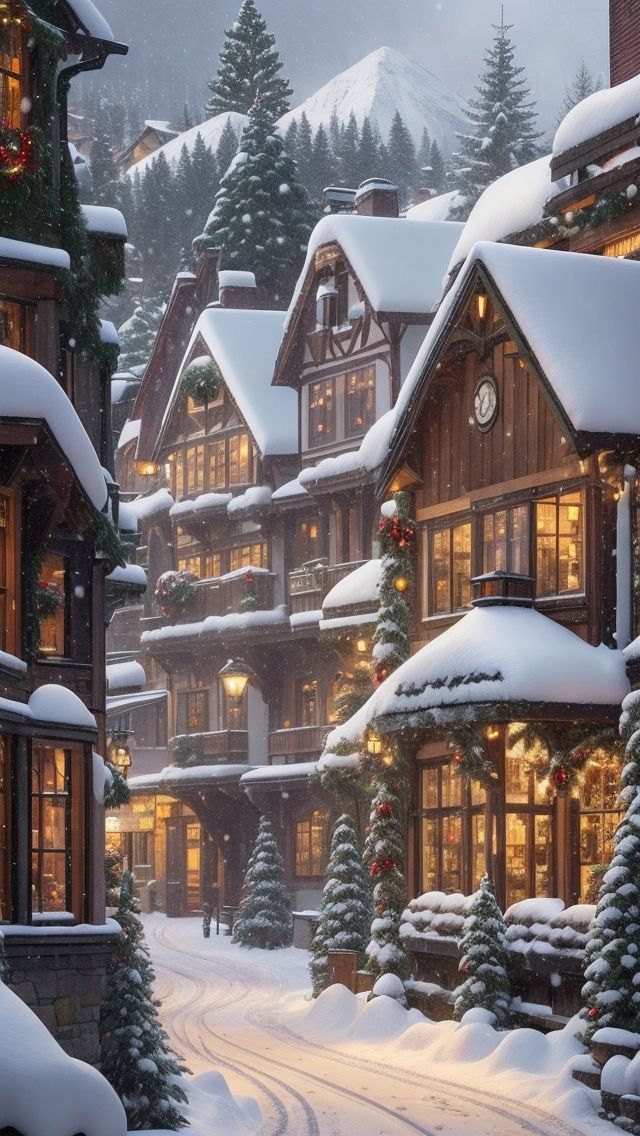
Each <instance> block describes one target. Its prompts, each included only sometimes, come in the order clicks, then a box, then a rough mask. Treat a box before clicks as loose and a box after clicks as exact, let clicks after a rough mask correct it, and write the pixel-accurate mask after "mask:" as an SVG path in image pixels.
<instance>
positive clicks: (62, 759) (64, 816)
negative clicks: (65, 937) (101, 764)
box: [31, 745, 71, 912]
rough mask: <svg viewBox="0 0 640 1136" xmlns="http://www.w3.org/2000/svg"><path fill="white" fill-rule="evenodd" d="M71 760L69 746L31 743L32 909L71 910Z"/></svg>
mask: <svg viewBox="0 0 640 1136" xmlns="http://www.w3.org/2000/svg"><path fill="white" fill-rule="evenodd" d="M70 761H71V754H70V752H69V751H68V750H64V749H61V748H59V747H57V746H56V747H54V746H44V745H34V746H33V753H32V763H31V866H32V881H31V882H32V895H33V910H34V911H41V912H42V911H68V910H70V906H69V899H70V897H69V894H68V877H69V874H70V870H71V848H70V793H69V785H70V771H71V770H70Z"/></svg>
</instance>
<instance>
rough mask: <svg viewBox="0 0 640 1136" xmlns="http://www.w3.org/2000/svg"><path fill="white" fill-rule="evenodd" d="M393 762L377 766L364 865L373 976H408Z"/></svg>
mask: <svg viewBox="0 0 640 1136" xmlns="http://www.w3.org/2000/svg"><path fill="white" fill-rule="evenodd" d="M398 773H399V769H398V765H397V759H396V760H394V762H393V764H392V765H389V766H385V765H382V764H381V766H380V771H379V772H378V774H377V777H376V783H377V792H376V795H375V797H374V798H373V801H372V802H371V813H370V817H369V827H368V830H367V837H366V840H365V846H364V857H363V859H364V863H365V866H366V867H367V868H368V870H369V874H370V876H371V878H372V880H373V882H374V887H373V922H372V923H371V937H370V942H369V944H368V946H367V950H366V953H367V970H369V971H371V972H372V973H373V974H377V975H380V974H397V975H398V977H399V978H404V977H405V976H406V974H407V972H408V967H407V956H406V954H405V952H404V948H403V946H402V940H401V938H400V916H401V915H402V911H403V909H404V905H405V899H406V887H405V880H404V874H403V866H404V844H405V837H404V803H403V801H402V798H401V786H400V783H399V781H398Z"/></svg>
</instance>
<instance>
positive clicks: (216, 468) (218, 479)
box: [209, 442, 227, 491]
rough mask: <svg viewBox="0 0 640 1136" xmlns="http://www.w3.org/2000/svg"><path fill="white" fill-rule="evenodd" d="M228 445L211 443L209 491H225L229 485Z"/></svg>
mask: <svg viewBox="0 0 640 1136" xmlns="http://www.w3.org/2000/svg"><path fill="white" fill-rule="evenodd" d="M225 456H226V445H225V443H224V442H210V443H209V489H210V490H212V491H213V490H215V489H224V487H225V485H226V483H227V474H226V469H225Z"/></svg>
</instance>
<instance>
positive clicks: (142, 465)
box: [136, 461, 158, 477]
mask: <svg viewBox="0 0 640 1136" xmlns="http://www.w3.org/2000/svg"><path fill="white" fill-rule="evenodd" d="M157 472H158V464H157V462H152V461H137V462H136V473H137V474H138V476H139V477H155V475H156V474H157Z"/></svg>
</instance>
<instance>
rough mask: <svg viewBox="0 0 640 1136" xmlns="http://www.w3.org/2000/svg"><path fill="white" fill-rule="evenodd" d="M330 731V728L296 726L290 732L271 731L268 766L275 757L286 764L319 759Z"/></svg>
mask: <svg viewBox="0 0 640 1136" xmlns="http://www.w3.org/2000/svg"><path fill="white" fill-rule="evenodd" d="M331 729H332V727H331V726H296V727H295V728H294V729H290V730H273V731H272V732H271V733H270V734H269V764H270V765H272V764H273V759H274V758H275V757H278V758H284V759H285V762H286V764H289V763H290V762H294V761H296V760H300V759H302V760H306V761H311V760H313V758H314V757H319V756H320V754H321V753H322V749H323V747H324V742H325V738H326V736H327V734H328V733H329V731H330V730H331ZM276 764H277V763H276Z"/></svg>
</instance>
